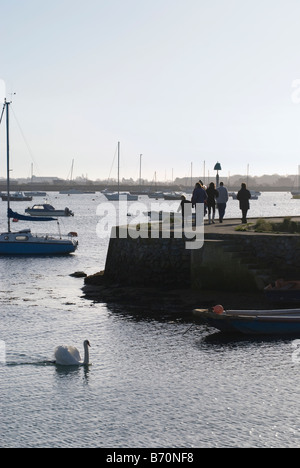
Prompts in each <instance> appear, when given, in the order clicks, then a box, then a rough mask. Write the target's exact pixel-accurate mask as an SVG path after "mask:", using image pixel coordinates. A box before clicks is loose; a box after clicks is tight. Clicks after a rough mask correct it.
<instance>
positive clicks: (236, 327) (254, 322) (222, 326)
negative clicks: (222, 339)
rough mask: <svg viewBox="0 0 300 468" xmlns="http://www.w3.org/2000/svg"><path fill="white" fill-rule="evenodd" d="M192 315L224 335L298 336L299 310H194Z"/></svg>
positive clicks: (299, 330)
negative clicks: (218, 311)
mask: <svg viewBox="0 0 300 468" xmlns="http://www.w3.org/2000/svg"><path fill="white" fill-rule="evenodd" d="M194 315H195V316H197V318H198V319H199V320H200V321H201V323H205V324H207V325H209V326H211V327H214V328H217V329H218V330H220V331H221V332H224V333H242V334H245V335H299V336H300V309H290V310H289V309H284V310H280V309H277V310H263V311H255V310H254V311H244V313H243V311H228V312H225V311H224V312H223V313H215V312H214V311H213V310H207V309H206V310H203V309H196V310H194Z"/></svg>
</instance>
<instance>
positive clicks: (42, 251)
mask: <svg viewBox="0 0 300 468" xmlns="http://www.w3.org/2000/svg"><path fill="white" fill-rule="evenodd" d="M10 104H11V103H10V102H8V101H6V99H5V100H4V105H3V109H2V113H1V115H0V124H1V122H2V118H3V116H4V114H6V153H7V192H6V200H7V231H6V232H3V233H1V234H0V255H26V256H30V255H46V256H48V255H50V256H52V255H67V254H70V253H73V252H75V250H76V249H77V246H78V242H77V241H75V240H74V239H73V237H75V236H77V234H76V233H69V235H68V236H67V237H66V238H63V237H62V236H61V235H60V234H59V235H58V236H57V237H55V236H52V235H33V234H31V231H30V229H25V230H23V231H19V232H11V229H10V219H11V218H13V219H14V218H15V219H14V220H22V221H53V220H55V218H52V217H48V216H46V217H35V216H34V217H31V216H25V215H21V214H19V213H16V212H13V211H12V210H11V208H10V202H11V201H12V200H13V198H12V196H11V194H10V177H9V174H10V165H9V160H10V158H9V106H10ZM2 199H3V197H2ZM46 206H49V205H46ZM66 210H67V208H66ZM66 210H64V212H65V214H66ZM70 213H71V212H70V210H68V214H70ZM51 214H53V212H51Z"/></svg>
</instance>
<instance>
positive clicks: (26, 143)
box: [11, 106, 40, 174]
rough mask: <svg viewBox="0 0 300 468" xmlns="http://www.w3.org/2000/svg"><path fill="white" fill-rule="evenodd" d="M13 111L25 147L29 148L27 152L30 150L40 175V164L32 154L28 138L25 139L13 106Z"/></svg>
mask: <svg viewBox="0 0 300 468" xmlns="http://www.w3.org/2000/svg"><path fill="white" fill-rule="evenodd" d="M11 110H12V113H13V116H14V118H15V121H16V123H17V126H18V128H19V131H20V133H21V135H22V138H23V140H24V142H25V145H26V146H27V150H28V152H29V154H30V157H31V159H32V161H33V163H34V165H35V166H36V168H37V170H38V173H39V174H40V170H39V167H38V164H37V162H36V160H35V158H34V156H33V153H32V151H31V148H30V146H29V143H28V141H27V140H26V137H25V135H24V132H23V130H22V128H21V125H20V122H19V121H18V119H17V116H16V114H15V112H14V109H13V107H12V106H11Z"/></svg>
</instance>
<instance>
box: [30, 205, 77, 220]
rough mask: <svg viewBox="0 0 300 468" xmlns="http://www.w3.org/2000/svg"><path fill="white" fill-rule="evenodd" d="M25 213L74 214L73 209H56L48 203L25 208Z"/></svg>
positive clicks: (32, 214) (34, 214)
mask: <svg viewBox="0 0 300 468" xmlns="http://www.w3.org/2000/svg"><path fill="white" fill-rule="evenodd" d="M25 213H28V214H29V215H30V216H50V217H51V216H74V213H73V211H71V210H70V209H69V208H65V209H64V210H56V209H55V208H54V207H53V206H52V205H49V204H48V203H44V204H43V205H33V207H32V208H26V210H25Z"/></svg>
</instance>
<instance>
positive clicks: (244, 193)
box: [237, 183, 251, 224]
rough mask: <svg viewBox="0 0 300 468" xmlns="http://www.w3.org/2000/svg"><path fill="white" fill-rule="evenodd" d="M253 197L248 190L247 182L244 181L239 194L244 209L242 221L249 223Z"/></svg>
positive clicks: (241, 206) (241, 207)
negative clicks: (248, 218)
mask: <svg viewBox="0 0 300 468" xmlns="http://www.w3.org/2000/svg"><path fill="white" fill-rule="evenodd" d="M250 198H251V193H250V192H249V190H247V187H246V184H245V183H242V185H241V189H240V190H239V192H238V194H237V199H238V200H239V202H240V210H242V223H243V224H245V223H247V212H248V210H249V208H250V203H249V200H250Z"/></svg>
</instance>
